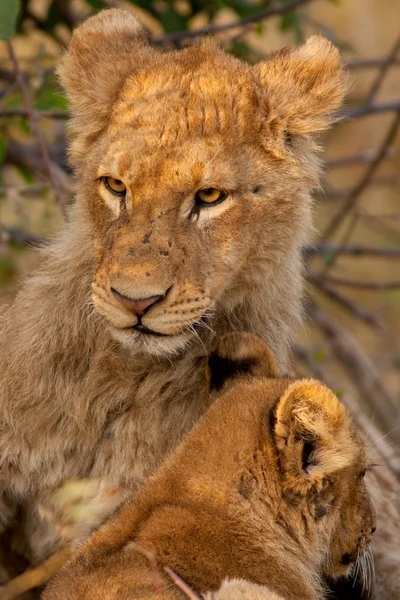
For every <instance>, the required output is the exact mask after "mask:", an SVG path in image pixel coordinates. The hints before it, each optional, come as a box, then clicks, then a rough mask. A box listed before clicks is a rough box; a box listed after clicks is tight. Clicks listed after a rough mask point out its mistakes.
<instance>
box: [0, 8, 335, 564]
mask: <svg viewBox="0 0 400 600" xmlns="http://www.w3.org/2000/svg"><path fill="white" fill-rule="evenodd" d="M60 76H61V81H62V84H63V85H64V87H65V90H66V94H67V96H68V98H69V100H70V103H71V106H70V110H71V114H72V118H71V122H70V140H71V147H70V158H71V162H72V165H73V166H74V168H75V171H76V176H77V181H78V187H79V192H78V195H77V199H76V205H75V206H74V207H73V208H72V209H71V211H70V215H69V222H68V223H67V224H66V225H65V227H64V228H63V229H62V231H60V233H59V234H58V235H57V236H55V238H54V239H53V240H52V241H51V242H50V243H49V245H48V246H47V247H46V248H45V249H44V250H43V251H42V256H43V258H42V263H41V265H40V266H39V268H38V269H37V270H36V272H35V273H34V274H33V275H32V277H31V278H29V279H28V280H27V281H26V282H25V283H24V284H23V285H22V286H21V289H20V290H19V293H18V295H17V297H16V299H15V301H14V303H13V305H12V306H11V307H10V308H9V309H7V310H6V311H5V312H4V314H3V315H2V317H1V325H0V331H1V334H0V364H1V377H0V406H1V427H2V433H1V437H0V482H1V483H0V485H1V491H0V493H1V506H0V529H3V528H5V527H6V526H7V525H8V524H10V523H11V522H12V519H13V517H14V516H15V514H16V510H17V505H20V506H21V511H22V514H24V515H25V516H24V518H19V519H17V521H16V522H15V527H16V528H18V529H24V530H25V533H27V535H28V538H29V544H26V543H25V544H24V543H22V541H21V540H22V539H23V538H22V534H21V533H19V534H18V535H19V536H20V538H19V541H20V542H21V543H19V547H20V550H21V551H22V552H23V553H24V554H25V555H27V556H28V558H29V559H30V560H32V561H33V562H37V561H38V560H41V559H42V558H44V557H45V556H46V555H48V554H49V553H50V552H51V551H52V550H54V549H55V547H57V543H58V542H57V539H56V538H55V539H54V535H53V532H52V528H51V527H50V526H49V525H48V524H47V523H46V522H44V521H43V519H41V518H40V516H39V515H38V513H37V505H38V504H40V505H41V506H42V514H46V510H45V508H46V505H47V504H48V502H49V499H50V498H51V496H52V493H53V490H55V489H57V488H58V487H59V486H60V485H61V484H62V483H63V482H65V481H66V480H68V479H71V478H79V477H92V478H102V479H103V480H104V481H105V482H106V483H107V484H108V485H109V486H111V487H115V488H120V487H122V488H124V487H126V488H129V489H133V490H136V489H139V488H140V487H141V486H142V485H143V482H144V481H145V479H146V478H147V477H148V475H149V474H150V473H152V472H153V471H154V469H155V468H156V466H157V465H158V464H159V463H160V461H161V459H162V458H163V457H164V456H165V455H166V454H167V453H168V452H169V451H171V450H172V449H173V448H174V447H175V446H176V444H177V443H178V442H179V440H180V439H181V437H182V435H183V434H184V433H185V432H186V431H187V430H188V428H189V427H190V426H191V425H192V424H193V423H194V422H195V421H196V420H197V419H198V418H199V417H200V415H201V414H202V413H203V412H204V410H205V409H206V408H207V406H208V404H209V399H208V395H207V393H206V384H205V381H204V363H205V360H206V358H205V357H206V354H207V352H208V350H209V349H210V347H211V345H212V343H213V338H214V334H223V333H225V332H228V331H232V330H237V329H243V330H247V331H250V332H255V333H257V334H258V335H260V336H261V337H262V338H263V339H265V340H266V341H268V343H269V345H270V347H271V348H272V350H273V351H274V353H275V355H276V357H277V359H278V362H279V365H280V368H282V369H284V370H285V369H287V367H288V364H289V348H290V345H291V343H292V342H293V339H294V335H295V332H296V329H297V325H298V323H299V320H300V318H301V297H302V287H303V283H302V261H301V247H302V246H303V244H304V243H306V242H307V243H308V242H309V236H310V212H311V199H310V192H311V190H312V189H313V188H315V186H316V185H317V184H318V170H319V169H318V161H317V158H316V151H317V147H316V144H315V141H314V140H313V139H312V134H314V133H317V132H319V131H321V130H323V129H325V128H327V127H328V125H329V123H330V120H331V117H330V114H331V112H332V111H333V110H335V109H336V108H337V107H338V106H339V104H340V102H341V100H342V97H343V93H344V88H345V79H346V78H345V76H344V73H343V68H342V66H341V62H340V58H339V54H338V51H337V50H336V49H335V47H334V46H333V45H332V44H331V43H330V42H328V41H327V40H325V39H323V38H321V37H312V38H310V39H309V40H308V41H307V42H306V44H305V45H303V46H301V47H300V48H299V49H284V50H283V51H282V52H278V53H276V54H274V55H272V56H271V57H270V58H267V59H266V60H265V61H263V62H262V63H260V65H257V66H255V67H253V66H250V65H247V64H245V63H243V62H241V61H239V60H237V59H235V58H233V57H232V56H229V55H227V54H225V53H224V52H222V51H221V50H220V49H218V48H217V46H216V45H215V44H214V43H213V42H212V41H211V40H206V41H203V42H202V43H200V44H199V45H197V46H195V47H191V48H188V49H184V50H181V51H177V52H169V53H164V54H163V53H161V52H160V51H158V50H156V49H154V48H151V47H150V46H149V45H148V44H147V42H146V35H145V32H144V30H143V28H142V27H141V26H140V25H139V23H138V22H137V20H136V19H135V18H134V17H132V16H131V15H129V14H128V13H125V12H122V11H118V10H110V11H104V12H100V13H99V14H97V15H96V16H95V17H93V18H91V19H89V20H88V21H86V22H85V23H84V24H83V25H82V26H80V27H78V28H77V30H76V31H75V33H74V35H73V38H72V42H71V44H70V47H69V50H68V51H67V53H66V54H65V57H64V59H63V62H62V65H61V68H60ZM296 107H298V109H297V108H296ZM302 115H303V116H302ZM107 176H108V177H114V178H116V179H120V180H121V181H122V182H123V183H124V184H125V185H126V187H127V194H126V198H125V199H121V198H119V197H116V196H115V195H113V194H112V193H111V192H110V190H109V189H107V187H106V186H105V185H104V179H102V178H103V177H107ZM205 185H207V186H217V187H219V188H221V189H223V190H226V191H227V192H228V196H227V198H226V200H224V202H222V203H221V204H219V205H216V206H214V207H212V206H210V207H207V208H205V209H204V210H203V209H200V210H199V211H198V212H197V210H195V209H194V206H193V199H194V194H195V192H196V191H197V189H198V188H199V187H204V186H205ZM111 285H113V286H114V287H115V288H116V289H117V290H118V291H119V292H121V293H123V294H125V295H127V296H129V297H131V298H143V297H147V296H148V295H152V294H154V293H156V294H161V295H162V294H164V293H165V292H167V290H168V293H167V294H166V296H165V298H164V299H163V300H162V301H160V302H159V303H157V304H156V305H155V306H154V307H152V308H150V310H149V311H148V312H147V313H146V315H145V316H144V318H143V322H144V324H146V325H147V326H148V327H150V328H151V329H153V330H155V331H156V332H159V333H164V334H169V335H167V336H166V337H152V336H149V335H143V334H141V333H139V332H135V331H134V330H132V329H131V325H133V324H134V323H135V320H136V317H135V316H134V315H133V314H132V313H129V312H128V311H127V310H125V308H124V307H123V305H122V304H121V303H120V302H119V300H117V298H116V297H115V295H114V294H113V293H112V292H111ZM200 319H201V321H200V322H199V323H198V324H196V322H198V321H199V320H200Z"/></svg>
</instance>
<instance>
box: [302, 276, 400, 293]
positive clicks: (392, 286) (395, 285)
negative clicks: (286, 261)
mask: <svg viewBox="0 0 400 600" xmlns="http://www.w3.org/2000/svg"><path fill="white" fill-rule="evenodd" d="M310 279H311V280H312V281H313V282H317V283H319V284H328V285H329V284H334V285H343V286H345V287H351V288H355V289H359V290H379V291H383V290H397V289H400V281H355V280H353V279H343V278H342V277H334V276H332V275H322V274H321V275H316V274H311V275H310Z"/></svg>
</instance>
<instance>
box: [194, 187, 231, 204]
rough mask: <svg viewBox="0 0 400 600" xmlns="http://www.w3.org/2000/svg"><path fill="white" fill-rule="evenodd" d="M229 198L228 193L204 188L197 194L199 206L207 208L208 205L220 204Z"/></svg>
mask: <svg viewBox="0 0 400 600" xmlns="http://www.w3.org/2000/svg"><path fill="white" fill-rule="evenodd" d="M227 196H228V194H227V193H226V192H223V191H222V190H218V189H217V188H203V189H202V190H199V191H198V192H197V193H196V196H195V198H196V204H197V205H198V206H205V205H206V204H218V203H219V202H222V201H223V200H225V198H226V197H227Z"/></svg>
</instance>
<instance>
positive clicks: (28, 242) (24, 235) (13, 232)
mask: <svg viewBox="0 0 400 600" xmlns="http://www.w3.org/2000/svg"><path fill="white" fill-rule="evenodd" d="M0 242H2V243H3V244H9V243H10V242H13V243H14V244H18V245H19V246H41V245H42V244H43V239H42V238H40V237H39V236H37V235H33V234H32V233H28V232H26V231H24V230H23V229H14V228H7V227H3V225H0Z"/></svg>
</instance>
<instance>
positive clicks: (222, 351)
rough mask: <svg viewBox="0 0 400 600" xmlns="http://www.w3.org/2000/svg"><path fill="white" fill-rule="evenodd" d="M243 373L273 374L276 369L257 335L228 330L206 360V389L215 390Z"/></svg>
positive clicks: (270, 355)
mask: <svg viewBox="0 0 400 600" xmlns="http://www.w3.org/2000/svg"><path fill="white" fill-rule="evenodd" d="M243 374H246V375H254V376H259V377H263V376H264V377H274V376H276V375H277V374H278V369H277V367H276V364H275V359H274V357H273V356H272V353H271V351H270V349H269V348H268V346H267V345H266V344H265V343H264V342H263V341H262V340H261V339H260V338H259V337H257V336H256V335H253V334H252V333H245V332H234V333H228V334H226V335H224V336H222V337H220V338H219V339H218V340H217V342H216V344H215V346H214V349H213V351H212V352H211V355H210V358H209V360H208V365H207V371H206V375H207V379H208V381H209V383H210V388H211V389H216V390H219V389H221V388H222V386H223V385H224V383H225V382H226V381H227V380H229V379H232V378H234V377H237V376H238V375H243Z"/></svg>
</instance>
